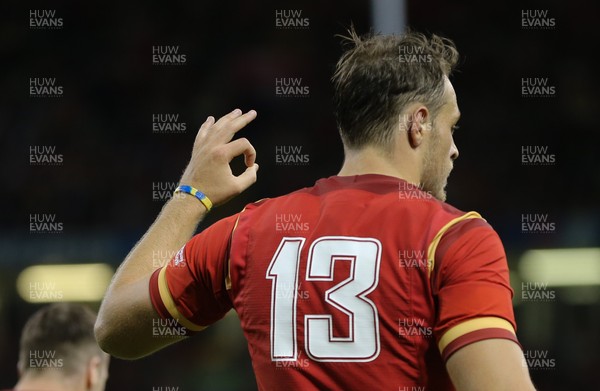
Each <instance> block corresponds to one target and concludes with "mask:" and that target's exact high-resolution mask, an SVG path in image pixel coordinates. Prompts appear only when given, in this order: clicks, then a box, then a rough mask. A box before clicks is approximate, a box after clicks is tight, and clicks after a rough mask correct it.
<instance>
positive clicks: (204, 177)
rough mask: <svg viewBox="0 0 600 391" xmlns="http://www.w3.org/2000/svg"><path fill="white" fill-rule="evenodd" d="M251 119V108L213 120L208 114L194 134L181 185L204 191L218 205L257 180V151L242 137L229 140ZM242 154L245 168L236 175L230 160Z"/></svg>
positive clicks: (253, 113)
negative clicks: (244, 112)
mask: <svg viewBox="0 0 600 391" xmlns="http://www.w3.org/2000/svg"><path fill="white" fill-rule="evenodd" d="M254 118H256V111H254V110H250V111H248V112H247V113H246V114H242V111H241V110H239V109H235V110H233V111H232V112H231V113H229V114H227V115H224V116H223V117H221V118H220V119H219V120H218V121H216V122H215V119H214V118H213V117H212V116H211V117H208V118H207V119H206V121H205V122H204V123H203V124H202V126H201V127H200V130H199V131H198V134H197V135H196V140H195V141H194V149H193V150H192V158H191V159H190V162H189V163H188V166H187V167H186V169H185V171H184V172H183V175H182V177H181V181H180V184H181V185H190V186H193V187H195V188H196V189H198V190H200V191H201V192H203V193H204V194H206V196H207V197H208V198H209V199H210V200H211V201H212V203H213V204H214V205H220V204H223V203H225V202H227V201H228V200H229V199H231V198H233V197H235V196H236V195H238V194H240V193H241V192H242V191H244V190H246V189H247V188H248V187H250V185H252V184H253V183H254V182H256V172H257V171H258V164H256V163H255V160H256V150H255V149H254V147H253V146H252V144H250V141H248V140H247V139H245V138H238V139H236V140H234V141H231V140H232V139H233V136H234V135H235V134H236V133H237V132H238V131H239V130H240V129H242V128H243V127H244V126H246V125H247V124H248V123H250V122H251V121H252V120H254ZM242 154H243V155H244V161H245V162H246V171H244V172H243V173H242V174H240V175H238V176H235V175H233V173H232V172H231V167H230V166H229V163H230V162H231V161H232V160H233V158H235V157H236V156H239V155H242Z"/></svg>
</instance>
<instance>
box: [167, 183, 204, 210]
mask: <svg viewBox="0 0 600 391" xmlns="http://www.w3.org/2000/svg"><path fill="white" fill-rule="evenodd" d="M177 193H186V194H190V195H193V196H194V197H196V198H197V199H198V200H199V201H200V202H202V205H204V206H205V207H206V211H207V212H208V211H210V210H211V209H212V207H213V204H212V202H211V201H210V200H209V199H208V197H207V196H206V194H204V193H203V192H201V191H200V190H198V189H196V188H195V187H192V186H188V185H180V186H178V187H177V189H175V191H174V192H173V194H177Z"/></svg>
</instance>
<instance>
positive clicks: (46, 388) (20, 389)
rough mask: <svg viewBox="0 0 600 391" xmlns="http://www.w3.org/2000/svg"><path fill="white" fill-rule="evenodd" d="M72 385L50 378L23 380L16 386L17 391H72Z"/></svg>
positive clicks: (26, 378)
mask: <svg viewBox="0 0 600 391" xmlns="http://www.w3.org/2000/svg"><path fill="white" fill-rule="evenodd" d="M69 386H70V385H68V384H65V383H64V382H60V381H58V380H56V379H55V378H49V377H44V376H42V377H25V378H21V380H19V382H18V383H17V385H16V386H15V388H14V390H15V391H66V390H72V388H69Z"/></svg>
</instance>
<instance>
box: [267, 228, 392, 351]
mask: <svg viewBox="0 0 600 391" xmlns="http://www.w3.org/2000/svg"><path fill="white" fill-rule="evenodd" d="M304 242H305V239H304V238H292V237H286V238H283V239H282V240H281V243H280V244H279V247H278V248H277V251H276V252H275V255H274V256H273V259H272V260H271V263H270V264H269V268H268V269H267V275H266V278H267V279H269V280H272V281H273V283H272V287H271V360H273V361H294V360H296V359H297V357H298V342H297V324H296V305H297V297H298V284H299V282H298V274H299V266H300V251H301V250H302V247H303V246H304ZM380 259H381V243H380V242H379V240H377V239H373V238H357V237H350V236H324V237H321V238H319V239H317V240H315V241H314V242H313V243H312V244H311V246H310V249H309V251H308V261H307V262H308V263H307V267H306V281H333V274H334V265H335V262H336V261H348V262H350V275H349V276H348V277H347V278H346V279H345V280H343V281H341V282H340V283H338V284H337V285H335V286H333V287H331V288H330V289H328V290H327V291H325V295H324V296H325V297H324V300H325V302H326V303H327V304H329V305H331V306H332V307H334V308H336V309H338V310H339V311H341V312H342V313H344V314H345V315H346V316H347V317H348V330H349V333H348V335H347V336H343V337H336V336H334V335H333V316H332V315H331V314H306V315H304V341H305V348H306V352H307V354H308V356H309V357H310V358H312V359H313V360H316V361H363V362H364V361H372V360H374V359H375V358H376V357H377V356H378V355H379V320H378V315H377V307H376V306H375V304H374V303H373V302H372V301H371V300H370V299H368V298H367V297H366V296H367V295H368V294H369V293H371V292H372V291H373V290H374V289H375V288H376V287H377V284H378V282H379V265H380Z"/></svg>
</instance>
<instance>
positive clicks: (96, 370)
mask: <svg viewBox="0 0 600 391" xmlns="http://www.w3.org/2000/svg"><path fill="white" fill-rule="evenodd" d="M101 381H102V358H100V357H99V356H92V357H91V358H90V360H89V361H88V363H87V367H86V369H85V383H86V387H87V389H88V390H95V389H97V388H98V383H100V382H101Z"/></svg>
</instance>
